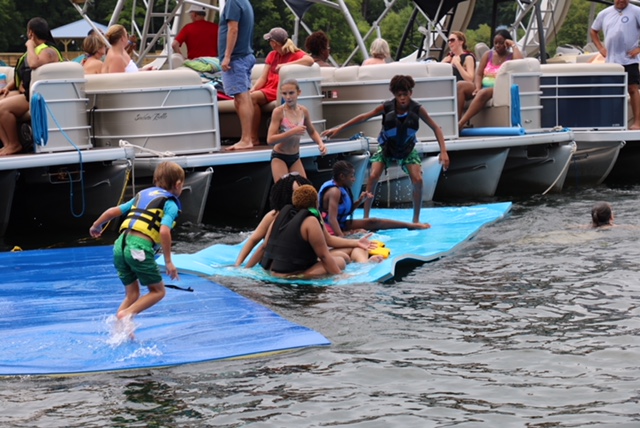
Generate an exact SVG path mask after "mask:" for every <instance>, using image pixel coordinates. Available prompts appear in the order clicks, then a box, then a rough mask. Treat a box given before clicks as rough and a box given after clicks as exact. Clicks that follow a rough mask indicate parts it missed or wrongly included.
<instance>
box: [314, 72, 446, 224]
mask: <svg viewBox="0 0 640 428" xmlns="http://www.w3.org/2000/svg"><path fill="white" fill-rule="evenodd" d="M414 86H415V81H414V80H413V78H412V77H411V76H403V75H396V76H393V78H392V79H391V82H390V83H389V90H390V91H391V93H392V94H393V97H394V98H393V99H392V100H389V101H386V102H384V103H382V104H380V105H379V106H378V107H376V108H375V109H373V110H371V111H370V112H367V113H362V114H360V115H358V116H356V117H354V118H353V119H351V120H349V121H347V122H345V123H343V124H342V125H339V126H337V127H335V128H331V129H327V130H326V131H324V132H323V133H322V136H323V137H328V138H330V137H331V136H333V135H336V134H338V133H340V132H342V131H343V130H344V129H345V128H348V127H350V126H353V125H356V124H358V123H361V122H364V121H366V120H368V119H370V118H372V117H374V116H378V115H382V130H381V131H380V136H379V137H378V143H379V148H378V151H377V152H376V153H375V154H374V155H373V156H372V157H371V174H370V175H369V180H368V182H367V190H366V192H367V194H368V195H374V194H375V189H376V186H377V185H378V180H380V176H381V175H382V172H383V171H384V170H386V169H387V168H388V167H389V165H390V164H391V162H392V161H396V162H398V165H400V167H402V170H403V171H404V172H405V173H407V174H409V178H410V179H411V184H412V186H413V191H412V198H413V223H419V222H420V208H421V206H422V159H421V158H420V155H418V152H417V151H416V150H415V145H416V133H417V132H418V128H419V126H420V119H422V121H423V122H424V123H426V124H427V125H429V127H430V128H431V129H432V130H433V133H434V134H435V136H436V138H437V140H438V145H439V146H440V162H441V163H442V167H443V168H444V169H445V170H446V169H447V168H449V155H448V154H447V147H446V145H445V142H444V134H443V133H442V130H441V129H440V127H439V126H438V124H437V123H436V122H435V121H434V120H433V119H432V118H431V116H429V114H428V113H427V110H426V109H425V108H424V107H422V106H421V105H420V104H419V103H417V102H415V101H413V100H412V99H411V95H412V93H413V88H414ZM372 203H373V197H372V196H370V197H369V198H367V199H366V200H365V202H364V218H369V211H370V210H371V204H372Z"/></svg>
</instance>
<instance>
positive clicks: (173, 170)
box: [153, 162, 184, 190]
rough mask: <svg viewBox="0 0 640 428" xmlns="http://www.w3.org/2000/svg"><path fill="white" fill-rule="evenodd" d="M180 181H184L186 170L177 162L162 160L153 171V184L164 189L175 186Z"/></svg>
mask: <svg viewBox="0 0 640 428" xmlns="http://www.w3.org/2000/svg"><path fill="white" fill-rule="evenodd" d="M178 181H182V182H183V183H184V170H183V169H182V167H181V166H180V165H178V164H177V163H175V162H162V163H161V164H159V165H158V166H157V167H156V170H155V171H154V173H153V184H155V185H156V186H157V187H160V188H162V189H164V190H171V189H173V188H175V187H176V184H178Z"/></svg>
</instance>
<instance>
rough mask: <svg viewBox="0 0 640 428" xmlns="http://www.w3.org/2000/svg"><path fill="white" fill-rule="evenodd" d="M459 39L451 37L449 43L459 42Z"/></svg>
mask: <svg viewBox="0 0 640 428" xmlns="http://www.w3.org/2000/svg"><path fill="white" fill-rule="evenodd" d="M457 41H458V39H449V40H448V42H449V43H453V42H457Z"/></svg>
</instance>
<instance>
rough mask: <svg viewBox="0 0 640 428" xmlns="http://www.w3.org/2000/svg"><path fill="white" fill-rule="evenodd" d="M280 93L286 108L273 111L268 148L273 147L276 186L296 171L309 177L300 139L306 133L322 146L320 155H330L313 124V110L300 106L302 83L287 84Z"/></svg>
mask: <svg viewBox="0 0 640 428" xmlns="http://www.w3.org/2000/svg"><path fill="white" fill-rule="evenodd" d="M280 92H281V94H282V98H283V99H284V104H282V105H281V106H278V107H276V108H275V109H274V110H273V113H272V115H271V124H270V125H269V132H268V134H267V144H269V145H270V146H273V151H272V152H271V174H272V175H273V181H274V182H276V181H278V180H280V179H281V178H282V177H283V176H284V175H286V174H289V173H291V172H294V171H295V172H297V173H298V174H300V175H302V176H303V177H306V176H307V174H306V173H305V171H304V167H303V166H302V161H301V160H300V139H301V138H302V136H303V135H304V133H305V132H307V133H308V134H309V136H310V137H311V139H312V140H313V141H315V142H316V144H318V148H319V149H320V154H322V155H325V154H326V153H327V148H326V146H325V145H324V142H322V138H320V134H318V131H316V129H315V128H314V127H313V124H312V123H311V117H310V115H309V110H307V108H306V107H305V106H302V105H299V104H298V96H300V93H301V92H302V91H300V85H298V81H297V80H295V79H287V80H285V81H284V82H282V84H281V85H280Z"/></svg>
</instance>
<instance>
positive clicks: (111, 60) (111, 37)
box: [102, 24, 139, 73]
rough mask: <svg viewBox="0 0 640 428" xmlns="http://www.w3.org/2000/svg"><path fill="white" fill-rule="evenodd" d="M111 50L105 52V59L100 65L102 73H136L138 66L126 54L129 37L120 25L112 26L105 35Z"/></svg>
mask: <svg viewBox="0 0 640 428" xmlns="http://www.w3.org/2000/svg"><path fill="white" fill-rule="evenodd" d="M105 37H106V38H107V41H108V42H109V44H110V45H111V49H109V51H108V52H107V57H106V58H105V60H104V64H102V72H103V73H136V72H138V71H139V70H138V66H137V65H136V63H135V62H133V60H132V59H131V56H129V54H128V53H127V50H126V48H127V46H129V35H128V34H127V30H126V29H125V28H124V27H123V26H122V25H120V24H116V25H112V26H111V27H109V29H108V30H107V34H105Z"/></svg>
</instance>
